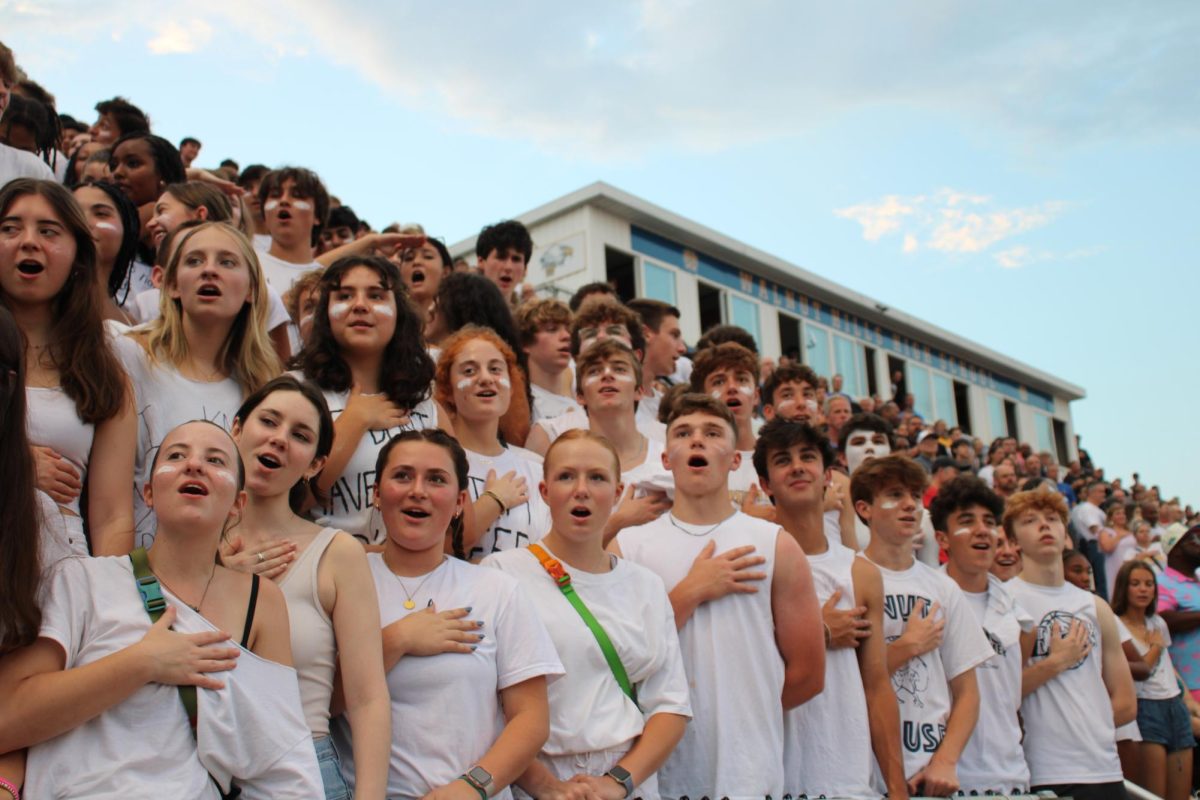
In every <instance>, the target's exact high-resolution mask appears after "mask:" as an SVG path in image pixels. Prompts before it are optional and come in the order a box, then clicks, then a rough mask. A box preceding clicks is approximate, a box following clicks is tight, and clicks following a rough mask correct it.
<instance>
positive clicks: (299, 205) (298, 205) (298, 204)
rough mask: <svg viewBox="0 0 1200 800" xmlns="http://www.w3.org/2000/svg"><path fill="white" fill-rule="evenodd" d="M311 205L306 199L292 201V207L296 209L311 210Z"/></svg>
mask: <svg viewBox="0 0 1200 800" xmlns="http://www.w3.org/2000/svg"><path fill="white" fill-rule="evenodd" d="M312 207H313V206H312V203H310V202H308V201H307V200H293V201H292V208H294V209H296V210H297V211H312Z"/></svg>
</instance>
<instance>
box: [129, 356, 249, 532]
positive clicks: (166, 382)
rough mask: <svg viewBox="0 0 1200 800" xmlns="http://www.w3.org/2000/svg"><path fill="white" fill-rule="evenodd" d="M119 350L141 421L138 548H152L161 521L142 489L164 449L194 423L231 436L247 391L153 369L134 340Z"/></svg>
mask: <svg viewBox="0 0 1200 800" xmlns="http://www.w3.org/2000/svg"><path fill="white" fill-rule="evenodd" d="M113 349H114V350H115V351H116V354H117V357H118V358H119V359H120V360H121V363H122V364H123V365H124V366H125V371H126V372H127V373H128V374H129V379H130V383H132V384H133V392H134V399H135V401H136V409H137V416H138V440H137V452H136V453H135V459H134V470H133V484H134V485H133V519H134V525H135V527H136V535H135V537H134V547H149V546H150V543H151V542H153V541H154V529H155V526H156V525H157V520H156V519H155V516H154V512H153V511H152V510H151V509H150V508H149V507H147V506H146V502H145V500H143V499H142V486H144V485H145V483H146V481H148V480H149V479H150V466H151V464H152V462H153V460H154V454H155V452H156V451H157V449H158V446H159V445H160V444H162V440H163V438H164V437H165V436H166V435H167V434H168V433H170V432H171V430H172V429H174V428H175V427H177V426H179V425H182V424H183V423H185V422H190V421H192V420H197V419H205V420H208V421H209V422H214V423H216V424H217V425H220V426H221V427H222V428H224V429H225V430H229V428H230V426H231V425H233V417H234V415H235V414H236V413H237V410H238V408H239V407H241V405H242V390H241V387H239V386H238V383H237V381H235V380H234V379H233V378H226V379H224V380H221V381H214V382H208V383H206V382H203V381H194V380H191V379H189V378H185V377H183V376H182V375H180V374H179V371H178V370H176V369H175V368H174V367H173V366H171V364H170V363H169V362H166V361H161V362H159V363H158V364H151V363H150V356H149V355H147V353H146V350H145V348H143V347H142V345H141V344H139V343H138V342H136V341H134V340H133V339H131V338H129V337H128V336H117V337H115V338H114V339H113Z"/></svg>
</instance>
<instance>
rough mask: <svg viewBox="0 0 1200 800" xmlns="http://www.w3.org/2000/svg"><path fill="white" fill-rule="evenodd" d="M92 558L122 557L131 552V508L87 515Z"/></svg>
mask: <svg viewBox="0 0 1200 800" xmlns="http://www.w3.org/2000/svg"><path fill="white" fill-rule="evenodd" d="M88 522H89V525H90V529H91V530H90V535H91V540H92V555H93V556H124V555H128V554H129V553H130V552H131V551H132V550H133V507H132V506H130V507H129V508H128V509H122V510H121V511H116V512H112V513H108V512H107V511H101V512H98V513H93V514H90V515H89V519H88Z"/></svg>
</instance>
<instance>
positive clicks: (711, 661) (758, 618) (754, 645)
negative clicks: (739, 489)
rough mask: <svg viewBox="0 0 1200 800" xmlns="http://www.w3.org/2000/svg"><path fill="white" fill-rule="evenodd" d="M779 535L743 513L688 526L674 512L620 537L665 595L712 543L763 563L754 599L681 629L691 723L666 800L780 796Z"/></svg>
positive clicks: (713, 604)
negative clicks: (745, 549)
mask: <svg viewBox="0 0 1200 800" xmlns="http://www.w3.org/2000/svg"><path fill="white" fill-rule="evenodd" d="M780 535H786V534H782V533H781V531H780V529H779V526H778V525H774V524H771V523H768V522H764V521H763V520H760V519H755V518H753V517H750V516H748V515H746V514H743V513H741V512H734V513H732V514H731V515H730V516H729V517H727V518H726V519H725V520H724V521H722V522H721V523H719V524H717V525H688V524H686V523H683V522H679V521H678V520H676V519H675V518H674V516H673V515H672V514H669V513H668V514H663V515H662V516H661V517H659V518H658V519H657V520H655V521H653V522H649V523H647V524H645V525H639V526H637V527H633V528H626V529H625V530H623V531H621V532H620V533H618V534H617V538H616V540H615V541H616V542H617V544H618V546H619V547H620V549H621V552H622V554H623V555H624V557H625V558H628V559H629V560H630V561H633V562H636V563H638V564H642V565H644V566H646V567H649V568H650V569H651V570H653V571H654V572H655V573H657V574H658V576H659V577H660V578H662V581H663V584H664V585H665V586H666V587H667V591H668V592H669V591H670V590H671V589H673V588H675V586H676V585H677V584H678V583H679V582H680V581H681V580H683V579H684V577H686V576H687V573H688V571H689V570H690V569H691V566H692V561H693V560H695V558H696V556H697V555H699V553H700V551H701V550H702V549H703V548H704V546H705V545H706V544H708V543H709V542H715V543H716V554H717V555H720V554H721V553H724V552H725V551H726V550H729V549H730V548H733V547H739V546H741V545H747V544H748V545H754V547H755V548H756V553H755V555H758V556H762V557H763V558H765V559H766V563H765V564H763V565H762V566H760V567H757V569H758V570H760V571H762V572H764V573H766V575H767V577H766V579H765V580H762V581H759V582H758V583H757V584H755V585H756V586H757V588H758V591H757V592H756V593H754V594H729V595H726V596H724V597H721V598H719V599H717V600H713V601H710V602H707V603H703V604H702V605H700V606H699V607H698V608H697V609H696V611H695V613H693V614H692V616H691V618H690V619H689V620H688V621H687V623H686V624H685V625H684V626H683V628H682V629H681V630H680V631H679V647H680V652H681V653H682V654H683V665H684V668H685V669H686V670H687V674H688V679H689V681H690V686H691V690H692V695H691V704H692V715H693V721H692V723H691V724H690V725H688V726H687V730H685V731H684V734H683V739H682V740H681V741H680V742H679V745H678V746H677V747H676V748H675V750H674V752H673V753H672V754H671V756H670V758H668V759H667V761H666V763H665V764H663V766H662V769H660V770H659V771H658V785H659V788H660V790H661V792H662V795H663V797H682V796H684V795H687V796H688V797H693V798H700V797H706V796H707V797H712V798H718V797H720V798H723V797H728V798H729V800H752V799H753V800H762V798H763V797H765V796H767V795H770V796H771V797H782V796H783V793H784V792H783V703H782V699H781V698H782V694H783V677H784V664H783V657H782V656H780V654H779V649H778V647H777V645H776V644H775V617H774V612H773V609H772V606H771V586H772V582H773V580H774V576H775V545H776V540H777V539H778V537H779V536H780Z"/></svg>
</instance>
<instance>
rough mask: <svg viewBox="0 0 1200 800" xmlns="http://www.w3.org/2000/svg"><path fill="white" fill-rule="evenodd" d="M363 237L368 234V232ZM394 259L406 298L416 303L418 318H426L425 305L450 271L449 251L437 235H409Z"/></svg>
mask: <svg viewBox="0 0 1200 800" xmlns="http://www.w3.org/2000/svg"><path fill="white" fill-rule="evenodd" d="M366 238H370V235H369V234H368V236H367V237H366ZM359 241H362V240H361V239H360V240H359ZM397 261H399V263H398V264H397V266H399V267H400V278H401V279H402V280H403V281H404V287H405V288H406V289H408V296H409V299H411V300H412V301H413V304H414V305H415V306H416V307H417V311H419V312H420V314H421V319H422V320H423V321H425V322H428V321H429V309H430V308H431V307H432V306H433V300H434V298H435V297H437V292H438V289H439V288H440V287H441V285H442V279H443V278H445V277H446V276H447V275H449V274H450V263H451V260H450V251H449V250H447V249H446V245H445V244H443V243H442V241H441V240H439V239H430V238H428V237H424V236H422V237H417V236H413V237H412V239H411V240H410V241H409V242H408V243H407V244H403V245H401V247H400V248H399V249H398V250H397V251H396V254H395V255H394V256H393V257H392V262H393V263H395V262H397Z"/></svg>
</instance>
